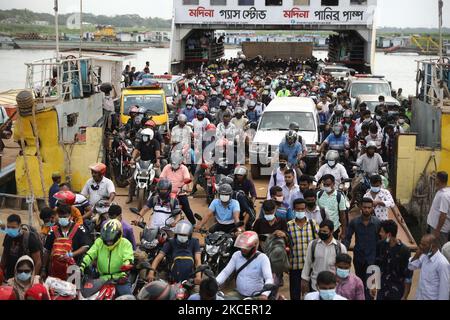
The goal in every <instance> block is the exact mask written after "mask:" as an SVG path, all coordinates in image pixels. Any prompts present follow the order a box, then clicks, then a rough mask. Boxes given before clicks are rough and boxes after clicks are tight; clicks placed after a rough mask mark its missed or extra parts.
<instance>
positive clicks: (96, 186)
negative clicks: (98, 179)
mask: <svg viewBox="0 0 450 320" xmlns="http://www.w3.org/2000/svg"><path fill="white" fill-rule="evenodd" d="M91 189H92V190H94V191H97V190H98V189H100V185H98V184H97V185H93V184H91Z"/></svg>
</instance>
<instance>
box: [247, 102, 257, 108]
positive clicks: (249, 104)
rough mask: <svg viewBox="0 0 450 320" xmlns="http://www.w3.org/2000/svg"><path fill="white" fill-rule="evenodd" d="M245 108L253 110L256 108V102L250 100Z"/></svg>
mask: <svg viewBox="0 0 450 320" xmlns="http://www.w3.org/2000/svg"><path fill="white" fill-rule="evenodd" d="M247 107H248V108H252V109H253V108H254V107H256V101H255V100H250V101H249V102H248V105H247Z"/></svg>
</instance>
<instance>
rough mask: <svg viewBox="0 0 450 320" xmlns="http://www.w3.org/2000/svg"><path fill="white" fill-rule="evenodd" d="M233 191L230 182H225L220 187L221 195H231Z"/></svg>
mask: <svg viewBox="0 0 450 320" xmlns="http://www.w3.org/2000/svg"><path fill="white" fill-rule="evenodd" d="M232 193H233V188H232V187H231V186H230V185H229V184H228V183H224V184H222V185H220V187H219V194H220V195H231V194H232Z"/></svg>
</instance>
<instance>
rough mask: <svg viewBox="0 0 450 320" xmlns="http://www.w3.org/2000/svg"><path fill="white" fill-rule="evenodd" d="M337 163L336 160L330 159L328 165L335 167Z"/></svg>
mask: <svg viewBox="0 0 450 320" xmlns="http://www.w3.org/2000/svg"><path fill="white" fill-rule="evenodd" d="M335 165H336V161H328V166H330V167H331V168H333V167H334V166H335Z"/></svg>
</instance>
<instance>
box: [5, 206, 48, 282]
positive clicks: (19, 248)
mask: <svg viewBox="0 0 450 320" xmlns="http://www.w3.org/2000/svg"><path fill="white" fill-rule="evenodd" d="M21 226H22V220H21V219H20V216H19V215H17V214H11V215H9V216H8V218H7V220H6V228H5V229H4V230H0V231H2V232H4V233H6V236H5V239H4V240H3V254H2V257H1V260H0V273H2V272H1V271H2V270H3V274H4V277H5V279H10V278H13V277H14V270H15V266H16V263H17V261H18V259H19V258H20V257H22V256H24V255H28V256H30V257H31V258H32V259H33V262H34V270H35V273H36V274H39V273H40V271H41V265H42V261H41V253H42V252H41V251H42V244H41V242H40V239H39V237H38V236H37V235H36V233H34V232H30V231H25V230H24V229H23V228H21Z"/></svg>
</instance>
